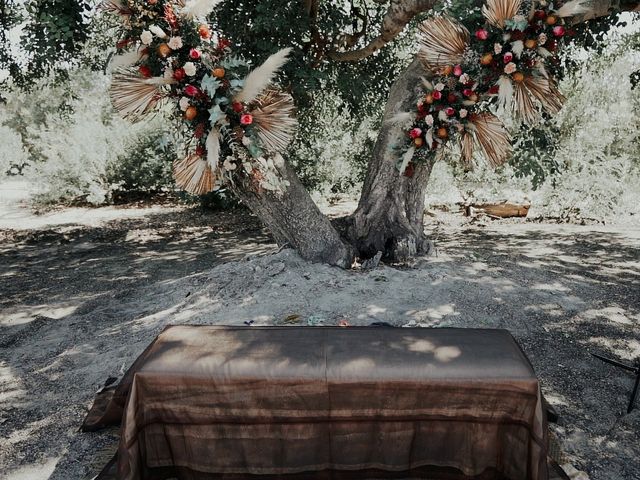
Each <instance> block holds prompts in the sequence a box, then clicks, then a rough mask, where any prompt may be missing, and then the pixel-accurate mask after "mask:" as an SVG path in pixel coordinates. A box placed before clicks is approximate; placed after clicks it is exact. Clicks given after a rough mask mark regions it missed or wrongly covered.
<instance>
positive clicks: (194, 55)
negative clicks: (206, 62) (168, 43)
mask: <svg viewBox="0 0 640 480" xmlns="http://www.w3.org/2000/svg"><path fill="white" fill-rule="evenodd" d="M189 57H191V58H193V59H194V60H198V59H199V58H200V51H199V50H198V49H197V48H192V49H191V50H189Z"/></svg>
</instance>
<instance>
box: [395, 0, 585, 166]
mask: <svg viewBox="0 0 640 480" xmlns="http://www.w3.org/2000/svg"><path fill="white" fill-rule="evenodd" d="M584 3H585V2H584V0H572V1H570V2H568V3H565V4H564V5H561V6H560V7H559V8H556V7H554V5H553V4H548V3H546V2H532V1H530V0H486V3H485V5H484V7H483V9H482V12H483V15H484V17H485V20H486V23H485V24H484V25H483V26H482V27H481V28H478V29H475V30H474V32H473V33H470V32H469V30H468V29H467V28H465V27H464V26H463V25H461V24H459V23H458V22H456V21H454V20H452V19H450V18H448V17H432V18H430V19H427V20H426V21H424V22H423V23H422V24H421V25H420V30H421V37H420V41H421V49H420V51H419V53H418V56H419V58H420V59H421V60H422V63H423V65H424V67H425V69H426V70H427V72H428V73H430V74H431V78H432V81H431V82H429V81H425V82H424V86H425V89H424V91H423V92H422V96H421V98H420V99H419V100H418V101H417V103H416V109H417V111H416V112H415V120H414V123H413V125H411V126H410V127H409V129H408V130H407V138H408V142H407V143H408V147H407V148H409V150H407V152H408V153H412V152H416V153H418V154H419V155H418V158H427V157H432V156H433V155H435V153H436V150H438V149H439V148H441V147H442V146H444V145H445V144H447V143H449V142H452V141H453V142H455V143H457V144H458V145H459V146H460V149H461V152H462V159H463V161H464V162H465V163H469V162H470V161H471V158H472V155H473V149H474V145H475V146H479V147H480V148H481V149H482V150H483V153H484V154H485V157H487V160H488V161H489V163H491V164H492V165H499V164H501V163H503V162H504V161H506V160H507V159H508V158H509V156H510V154H511V145H510V139H509V135H508V132H507V131H506V129H505V127H504V125H503V124H502V122H500V121H499V119H498V118H497V117H496V116H495V115H494V114H493V113H491V108H492V105H496V104H497V105H498V107H499V111H502V112H512V113H513V115H514V117H515V118H516V120H520V121H523V122H525V123H527V124H533V123H535V122H536V121H538V119H539V118H540V110H543V111H546V112H548V113H556V112H557V111H559V109H560V108H561V106H562V102H563V100H564V98H563V97H562V95H561V93H560V92H559V91H558V89H557V85H556V82H555V79H554V78H553V74H554V73H555V71H556V67H557V64H558V63H559V61H558V50H559V48H560V47H561V46H562V44H563V42H564V41H565V38H566V37H571V36H572V35H573V34H574V31H573V30H572V29H571V28H570V27H569V26H568V25H567V24H566V23H565V18H567V17H570V16H572V15H577V14H582V13H585V11H586V9H587V7H585V5H584ZM425 151H426V152H425ZM412 155H413V153H412ZM407 159H408V157H407V155H406V154H405V156H403V158H402V160H401V162H400V163H399V168H400V170H401V171H402V172H405V174H406V170H407V168H408V170H409V171H412V168H411V165H410V164H409V162H408V161H407Z"/></svg>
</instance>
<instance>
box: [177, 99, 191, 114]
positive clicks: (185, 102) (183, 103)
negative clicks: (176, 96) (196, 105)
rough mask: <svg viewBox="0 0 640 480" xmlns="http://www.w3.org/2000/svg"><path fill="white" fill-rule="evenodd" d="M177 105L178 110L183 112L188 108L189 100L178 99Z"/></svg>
mask: <svg viewBox="0 0 640 480" xmlns="http://www.w3.org/2000/svg"><path fill="white" fill-rule="evenodd" d="M179 105H180V110H182V111H183V112H184V111H185V110H186V109H187V108H189V99H188V98H187V97H182V98H181V99H180V102H179Z"/></svg>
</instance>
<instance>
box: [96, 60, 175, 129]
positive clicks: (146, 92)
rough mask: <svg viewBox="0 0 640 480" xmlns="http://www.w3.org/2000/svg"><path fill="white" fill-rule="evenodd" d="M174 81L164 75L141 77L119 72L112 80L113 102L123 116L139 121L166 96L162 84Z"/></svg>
mask: <svg viewBox="0 0 640 480" xmlns="http://www.w3.org/2000/svg"><path fill="white" fill-rule="evenodd" d="M173 81H174V80H171V79H166V78H163V77H152V78H141V77H139V76H138V74H136V73H132V72H126V71H124V72H123V71H121V72H118V73H116V74H114V76H113V79H112V81H111V88H110V90H109V94H110V97H111V103H113V106H114V108H115V109H116V110H117V111H118V113H119V114H120V115H122V117H123V118H125V119H127V120H130V121H132V122H137V121H138V120H140V119H141V118H142V117H143V116H144V115H146V114H148V113H149V112H150V111H151V110H153V109H154V108H155V106H156V105H157V104H158V102H159V101H160V100H162V99H163V98H164V96H165V93H164V92H163V91H162V85H166V84H169V83H172V82H173Z"/></svg>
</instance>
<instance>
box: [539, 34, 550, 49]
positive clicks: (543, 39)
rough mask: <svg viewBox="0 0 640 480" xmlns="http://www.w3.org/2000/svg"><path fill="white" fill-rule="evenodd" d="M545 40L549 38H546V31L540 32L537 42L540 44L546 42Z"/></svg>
mask: <svg viewBox="0 0 640 480" xmlns="http://www.w3.org/2000/svg"><path fill="white" fill-rule="evenodd" d="M547 40H549V39H548V38H547V34H546V33H541V34H540V35H539V36H538V44H539V45H540V46H542V45H544V44H545V43H547Z"/></svg>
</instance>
